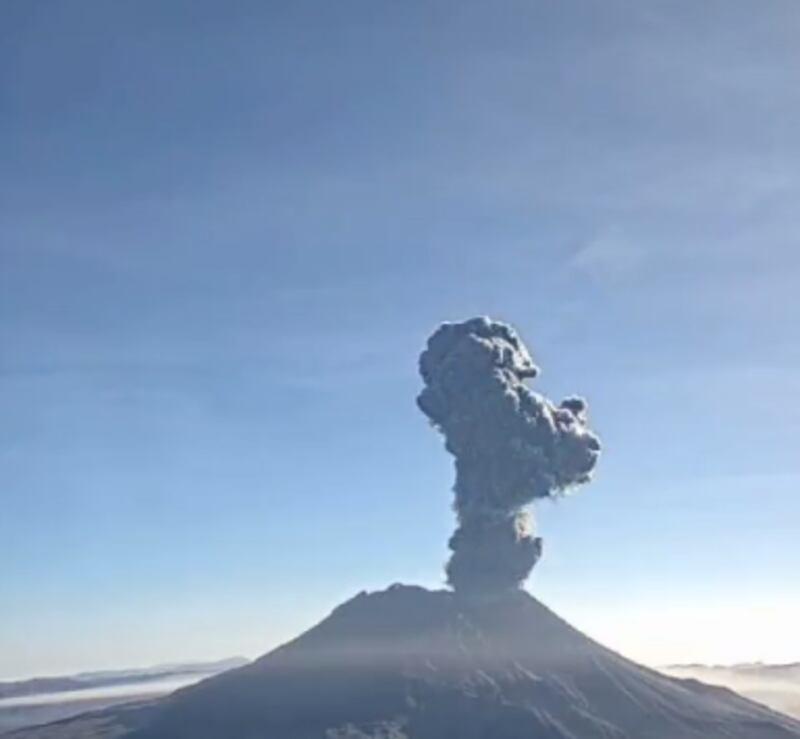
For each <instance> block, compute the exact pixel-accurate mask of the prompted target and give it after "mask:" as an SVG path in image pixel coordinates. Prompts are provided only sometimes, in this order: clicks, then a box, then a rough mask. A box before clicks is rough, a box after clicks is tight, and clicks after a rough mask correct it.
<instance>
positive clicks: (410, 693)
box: [10, 585, 800, 739]
mask: <svg viewBox="0 0 800 739" xmlns="http://www.w3.org/2000/svg"><path fill="white" fill-rule="evenodd" d="M132 710H135V709H132V708H130V707H129V708H128V709H127V713H126V715H125V717H124V718H125V723H124V725H122V724H120V722H119V721H118V720H117V718H118V717H117V716H115V714H114V713H113V712H107V713H105V714H102V715H98V714H95V715H93V716H89V717H84V718H83V719H77V720H73V721H66V722H62V723H61V724H57V725H52V726H50V727H44V728H41V729H38V730H34V731H23V732H17V733H15V734H12V735H10V736H13V737H14V739H23V737H24V738H25V739H67V738H68V739H89V738H90V737H112V736H113V737H118V736H124V737H126V739H590V738H591V739H594V738H597V739H690V738H691V739H701V738H702V739H790V738H793V739H800V722H798V721H795V720H793V719H791V718H789V717H787V716H783V715H781V714H778V713H775V712H773V711H770V710H769V709H767V708H764V707H762V706H760V705H759V704H756V703H753V702H751V701H749V700H746V699H745V698H742V697H740V696H738V695H736V694H735V693H733V692H731V691H729V690H727V689H724V688H716V687H709V686H705V685H703V684H701V683H699V682H696V681H692V680H677V679H673V678H669V677H666V676H664V675H661V674H659V673H657V672H654V671H652V670H650V669H647V668H645V667H642V666H639V665H637V664H635V663H633V662H631V661H629V660H627V659H624V658H623V657H621V656H619V655H618V654H615V653H614V652H612V651H610V650H609V649H606V648H605V647H603V646H601V645H599V644H597V643H596V642H594V641H592V640H591V639H589V638H588V637H586V636H584V635H583V634H581V633H580V632H578V631H577V630H575V629H574V628H572V627H571V626H569V624H567V623H565V622H564V621H563V620H561V619H560V618H559V617H558V616H556V615H555V614H553V613H552V612H551V611H549V610H548V609H547V608H546V607H545V606H543V605H542V604H541V603H539V602H538V601H537V600H536V599H534V598H533V597H531V596H530V595H528V594H527V593H525V592H523V591H516V592H512V593H509V594H507V595H505V596H503V597H501V598H496V599H493V600H477V599H473V600H467V599H464V598H463V596H458V595H456V594H454V593H452V592H449V591H435V592H431V591H428V590H424V589H422V588H417V587H410V586H401V585H395V586H392V587H391V588H389V589H388V590H385V591H381V592H376V593H370V594H367V593H362V594H360V595H358V596H356V597H355V598H353V599H352V600H350V601H348V602H346V603H344V604H343V605H341V606H339V607H338V608H337V609H336V610H335V611H333V613H332V614H331V615H330V616H329V617H328V618H326V619H325V620H323V621H322V622H321V623H320V624H318V625H317V626H315V627H314V628H312V629H310V630H309V631H307V632H306V633H305V634H303V635H301V636H300V637H298V638H297V639H295V640H294V641H292V642H290V643H288V644H286V645H284V646H282V647H279V648H278V649H276V650H274V651H273V652H270V653H269V654H267V655H265V656H264V657H262V658H261V659H259V660H257V661H255V662H254V663H252V664H250V665H248V666H245V667H242V668H239V669H236V670H232V671H230V672H227V673H224V674H222V675H219V676H217V677H213V678H210V679H208V680H205V681H204V682H202V683H199V684H197V685H194V686H192V687H189V688H185V689H183V690H180V691H178V692H176V693H174V694H173V695H171V696H170V697H168V698H166V699H162V700H161V701H159V702H157V703H155V704H149V705H146V706H142V707H141V708H140V709H139V710H140V711H141V714H140V715H139V716H138V717H136V716H134V717H133V718H132V717H131V711H132ZM81 722H84V723H83V724H81ZM86 722H92V723H86ZM82 726H83V727H84V728H82ZM98 726H100V727H102V729H101V730H98V729H97V728H96V727H98Z"/></svg>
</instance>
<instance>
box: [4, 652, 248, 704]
mask: <svg viewBox="0 0 800 739" xmlns="http://www.w3.org/2000/svg"><path fill="white" fill-rule="evenodd" d="M247 662H248V660H247V659H245V658H244V657H230V658H228V659H223V660H216V661H214V662H187V663H173V664H164V665H155V666H153V667H142V668H133V669H124V670H102V671H97V672H81V673H77V674H75V675H61V676H54V677H33V678H26V679H24V680H10V681H5V682H0V699H4V698H19V697H22V696H27V695H42V694H48V693H64V692H69V691H77V690H87V689H91V688H103V687H109V686H113V685H121V684H126V685H128V684H133V683H140V682H141V683H144V682H149V681H153V680H162V679H164V678H170V677H181V676H184V675H196V674H202V675H212V674H217V673H219V672H223V671H224V670H230V669H233V668H235V667H241V666H242V665H245V664H247Z"/></svg>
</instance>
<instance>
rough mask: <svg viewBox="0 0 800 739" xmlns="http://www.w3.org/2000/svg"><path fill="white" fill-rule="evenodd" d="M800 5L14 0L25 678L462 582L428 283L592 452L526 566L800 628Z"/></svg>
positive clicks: (5, 489) (795, 641) (770, 652)
mask: <svg viewBox="0 0 800 739" xmlns="http://www.w3.org/2000/svg"><path fill="white" fill-rule="evenodd" d="M798 37H800V5H799V4H798V3H797V2H794V0H770V1H769V2H763V3H753V2H750V1H746V0H706V1H705V2H702V3H700V2H697V0H670V1H665V2H644V1H643V0H628V1H627V2H622V1H615V0H559V2H550V1H549V0H539V1H537V0H528V2H513V1H510V0H509V1H503V2H499V3H497V2H491V3H490V2H471V1H465V0H458V1H455V0H453V1H451V2H450V1H446V0H445V1H443V2H418V1H416V0H410V1H408V2H399V1H393V2H375V1H374V0H363V1H360V2H352V1H350V0H344V1H343V2H336V3H328V2H298V1H297V0H292V2H264V1H263V0H253V1H252V2H251V1H249V0H236V1H234V2H207V1H205V0H167V1H166V2H165V1H164V0H158V1H157V0H137V1H134V0H128V1H127V2H107V1H106V0H94V1H92V0H85V1H84V2H71V3H70V2H50V3H32V2H28V1H27V0H5V2H3V3H2V7H1V8H0V85H1V87H0V162H2V164H0V173H1V174H0V208H1V209H2V210H1V212H0V249H1V250H2V253H1V254H0V258H1V259H2V270H1V274H0V347H1V350H0V352H1V356H0V380H1V383H0V417H2V424H0V433H1V434H2V437H1V438H0V496H2V499H1V500H0V678H1V677H6V676H16V675H24V674H33V673H54V672H62V671H71V670H76V669H99V668H105V667H113V666H127V665H137V664H147V663H151V662H158V661H165V660H174V659H183V658H203V659H210V658H215V657H222V656H228V655H231V654H236V653H244V654H246V655H255V654H258V653H260V652H262V651H265V650H266V649H267V648H269V647H271V646H273V645H274V644H276V643H277V642H278V641H280V640H282V639H285V638H287V637H288V636H291V635H293V634H294V633H295V632H297V631H298V630H300V629H302V628H305V627H306V626H309V625H311V624H312V623H313V622H315V621H316V620H317V619H318V618H319V617H321V616H322V615H324V614H325V613H326V612H327V611H329V610H330V609H331V608H332V607H333V606H334V605H336V604H337V603H338V602H339V601H341V600H342V599H343V598H346V597H349V596H351V595H353V594H354V593H355V592H357V591H358V590H360V589H363V588H370V589H372V588H379V587H383V586H385V585H388V584H389V583H391V582H393V581H397V580H402V581H406V582H419V583H423V584H426V585H431V586H437V585H438V584H440V583H441V582H442V581H443V572H442V565H443V562H444V560H445V558H446V540H447V537H448V535H449V533H450V531H451V528H452V513H451V510H450V505H451V494H450V492H449V489H450V486H451V484H452V469H451V459H450V458H449V457H448V455H447V454H446V453H445V452H444V450H443V448H442V442H441V439H440V437H439V436H438V435H437V434H436V433H434V432H433V431H432V430H431V429H429V428H428V426H427V423H426V421H425V419H424V417H423V416H422V414H421V413H420V412H419V411H417V409H416V408H415V404H414V398H415V395H416V393H417V391H418V390H419V388H420V380H419V379H418V377H417V374H416V360H417V356H418V353H419V351H420V349H421V348H422V346H423V343H424V340H425V338H426V337H427V335H428V334H429V333H430V332H431V331H432V330H433V329H434V328H435V326H436V325H437V324H438V323H439V322H440V321H442V320H446V319H453V320H459V319H463V318H466V317H469V316H472V315H475V314H484V313H485V314H490V315H492V316H494V317H497V318H501V319H505V320H508V321H511V322H513V323H514V324H516V325H517V327H518V328H519V330H520V332H521V333H522V335H523V337H524V338H525V340H526V341H527V342H528V344H529V345H530V346H531V348H532V350H533V352H534V354H535V356H536V359H537V361H538V363H539V364H540V365H541V367H542V375H541V377H540V379H539V380H537V382H536V383H535V386H536V387H537V388H539V389H541V390H542V391H544V392H546V393H547V394H549V395H551V396H555V397H561V396H563V395H565V394H568V393H572V392H578V393H581V394H584V395H585V396H587V397H588V399H589V401H590V411H591V419H592V420H591V423H592V426H593V428H594V429H596V430H597V432H598V433H599V434H600V435H601V436H602V438H603V441H604V446H605V452H604V456H603V458H602V459H601V461H600V464H599V465H598V469H597V476H596V481H595V482H594V483H593V484H592V485H590V486H589V487H588V488H584V489H583V490H582V491H581V492H580V494H579V495H576V496H575V497H574V498H571V499H568V500H565V501H563V502H561V503H559V504H557V505H544V506H540V507H539V509H538V514H537V515H538V519H539V524H540V531H541V533H542V535H543V536H544V537H545V555H544V557H543V559H542V561H541V563H540V564H539V566H538V567H537V568H536V570H535V571H534V575H533V577H532V579H531V580H530V581H529V583H528V587H529V589H530V590H531V591H532V592H534V593H535V594H537V595H539V596H540V597H542V598H543V599H544V600H545V601H546V602H547V603H548V604H550V605H551V606H553V607H554V608H555V609H556V610H558V611H559V612H560V613H561V614H562V615H564V616H565V617H567V618H568V619H570V620H572V621H574V622H575V623H576V624H577V625H578V626H580V627H582V628H584V629H585V630H587V631H588V632H589V633H590V634H592V635H595V636H598V637H601V638H602V639H603V640H604V641H606V642H607V643H608V644H610V645H611V646H613V647H616V648H618V649H620V650H622V651H623V652H625V653H626V654H628V655H630V656H633V657H636V658H638V659H642V660H646V661H650V662H665V661H669V662H673V661H683V660H693V661H694V660H698V661H699V660H714V661H728V660H755V659H768V660H790V659H800V638H799V637H798V635H797V623H798V622H800V589H798V586H797V585H798V571H800V546H798V537H799V535H800V457H799V455H798V452H797V445H798V431H800V400H798V398H800V343H799V342H798V338H799V337H800V331H798V321H800V290H799V288H800V248H798V233H800V209H798V198H799V197H800V166H799V165H800V96H798V89H800V46H798V43H797V39H798Z"/></svg>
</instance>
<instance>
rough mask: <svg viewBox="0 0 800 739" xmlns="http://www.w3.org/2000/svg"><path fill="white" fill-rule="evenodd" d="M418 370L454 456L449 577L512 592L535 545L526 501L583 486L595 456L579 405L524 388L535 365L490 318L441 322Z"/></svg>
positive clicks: (423, 401) (537, 550) (462, 587)
mask: <svg viewBox="0 0 800 739" xmlns="http://www.w3.org/2000/svg"><path fill="white" fill-rule="evenodd" d="M419 370H420V374H421V375H422V379H423V381H424V382H425V387H424V388H423V390H422V392H421V393H420V394H419V397H418V398H417V404H418V405H419V408H420V409H421V410H422V412H423V413H424V414H425V415H426V416H428V418H429V419H430V420H431V422H432V423H433V425H434V426H435V427H436V428H437V429H438V430H439V431H440V432H441V433H442V434H443V435H444V438H445V447H446V449H447V451H449V452H450V453H451V454H452V455H453V456H454V457H455V467H456V482H455V486H454V492H455V510H456V514H457V516H458V528H457V529H456V531H455V533H454V534H453V536H452V537H451V538H450V549H451V550H452V552H453V554H452V556H451V558H450V561H449V562H448V564H447V579H448V582H449V583H450V585H452V586H453V588H455V589H456V590H458V591H467V592H468V591H472V592H476V591H477V592H488V593H491V592H502V591H506V590H511V589H514V588H518V587H519V586H520V585H521V584H522V583H523V581H524V580H525V578H527V576H528V575H529V573H530V571H531V569H533V566H534V565H535V564H536V562H537V560H538V559H539V556H540V555H541V550H542V542H541V539H539V538H538V537H535V536H534V534H533V526H532V519H531V517H530V515H529V514H528V513H527V511H525V510H524V509H525V506H527V505H529V504H530V503H532V502H533V501H534V500H535V499H537V498H548V497H555V496H558V495H559V494H562V493H564V492H565V491H567V490H568V489H569V488H572V487H574V486H576V485H580V484H582V483H585V482H588V480H589V479H590V476H591V473H592V470H593V469H594V466H595V464H596V462H597V458H598V456H599V453H600V442H599V440H598V439H597V437H596V436H594V434H592V433H591V432H590V431H589V430H588V428H587V407H586V402H585V401H584V400H583V399H582V398H576V397H570V398H566V399H565V400H563V401H562V402H561V403H560V404H559V405H555V404H553V403H552V402H551V401H549V400H548V399H547V398H544V397H542V396H541V395H538V394H537V393H535V392H533V391H532V390H531V389H530V388H528V386H527V385H526V384H525V380H527V379H531V378H534V377H536V376H537V375H538V373H539V370H538V368H537V367H536V365H535V364H534V363H533V360H532V359H531V356H530V354H529V352H528V350H527V348H526V347H525V345H524V344H523V343H522V341H521V340H520V338H519V336H517V333H516V332H515V331H514V329H513V328H511V327H510V326H508V325H506V324H504V323H499V322H497V321H492V320H490V319H488V318H473V319H471V320H469V321H464V322H463V323H445V324H442V325H441V326H440V327H439V328H438V329H437V330H436V331H435V332H434V334H433V335H432V336H431V337H430V339H428V345H427V348H426V349H425V351H423V352H422V355H421V356H420V361H419Z"/></svg>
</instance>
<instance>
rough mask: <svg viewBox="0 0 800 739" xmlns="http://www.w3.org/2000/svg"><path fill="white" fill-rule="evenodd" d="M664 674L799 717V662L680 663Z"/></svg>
mask: <svg viewBox="0 0 800 739" xmlns="http://www.w3.org/2000/svg"><path fill="white" fill-rule="evenodd" d="M661 671H662V672H664V673H665V674H667V675H671V676H673V677H678V678H689V679H695V680H701V681H702V682H705V683H710V684H712V685H722V686H724V687H727V688H730V689H731V690H735V691H736V692H737V693H740V694H741V695H744V696H747V697H748V698H751V699H752V700H755V701H758V702H759V703H763V704H764V705H765V706H769V707H770V708H774V709H775V710H777V711H782V712H783V713H787V714H789V715H791V716H795V717H796V718H800V662H787V663H783V664H765V663H763V662H743V663H739V664H733V665H706V664H697V663H694V664H679V665H668V666H666V667H662V668H661Z"/></svg>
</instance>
